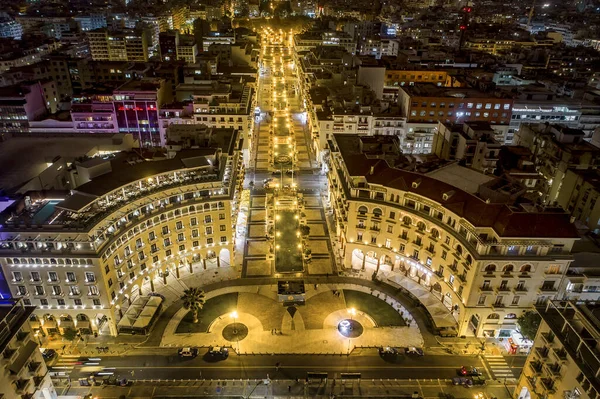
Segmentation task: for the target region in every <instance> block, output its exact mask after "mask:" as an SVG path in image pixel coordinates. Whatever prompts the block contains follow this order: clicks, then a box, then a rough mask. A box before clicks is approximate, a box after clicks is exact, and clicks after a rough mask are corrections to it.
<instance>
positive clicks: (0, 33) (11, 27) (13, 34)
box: [0, 14, 23, 40]
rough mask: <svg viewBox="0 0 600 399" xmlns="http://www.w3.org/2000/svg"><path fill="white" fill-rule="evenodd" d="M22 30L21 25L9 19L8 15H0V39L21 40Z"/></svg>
mask: <svg viewBox="0 0 600 399" xmlns="http://www.w3.org/2000/svg"><path fill="white" fill-rule="evenodd" d="M22 35H23V28H22V27H21V24H20V23H18V22H17V21H15V20H14V19H12V18H10V17H9V16H8V15H6V14H4V15H0V38H2V37H8V38H11V39H16V40H21V36H22Z"/></svg>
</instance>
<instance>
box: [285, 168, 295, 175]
mask: <svg viewBox="0 0 600 399" xmlns="http://www.w3.org/2000/svg"><path fill="white" fill-rule="evenodd" d="M285 174H286V175H288V176H290V175H293V174H294V171H293V170H291V169H288V170H286V171H285Z"/></svg>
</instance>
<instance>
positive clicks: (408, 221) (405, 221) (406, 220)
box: [402, 216, 412, 226]
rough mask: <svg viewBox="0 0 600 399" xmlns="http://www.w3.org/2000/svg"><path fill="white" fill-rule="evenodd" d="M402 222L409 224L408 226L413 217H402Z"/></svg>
mask: <svg viewBox="0 0 600 399" xmlns="http://www.w3.org/2000/svg"><path fill="white" fill-rule="evenodd" d="M402 223H404V224H405V225H407V226H410V225H411V224H412V219H411V218H409V217H408V216H404V217H403V218H402Z"/></svg>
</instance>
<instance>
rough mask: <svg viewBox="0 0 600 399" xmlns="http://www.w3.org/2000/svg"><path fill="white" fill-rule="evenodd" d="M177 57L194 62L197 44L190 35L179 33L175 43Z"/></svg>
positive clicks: (187, 61)
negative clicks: (177, 40)
mask: <svg viewBox="0 0 600 399" xmlns="http://www.w3.org/2000/svg"><path fill="white" fill-rule="evenodd" d="M176 52H177V59H178V60H179V61H185V62H186V63H188V64H195V63H196V57H197V56H198V44H197V43H196V39H194V36H192V35H181V36H180V37H179V42H178V43H177V48H176Z"/></svg>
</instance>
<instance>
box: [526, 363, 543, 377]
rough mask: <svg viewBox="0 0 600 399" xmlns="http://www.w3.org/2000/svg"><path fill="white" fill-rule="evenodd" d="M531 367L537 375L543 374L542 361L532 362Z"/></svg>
mask: <svg viewBox="0 0 600 399" xmlns="http://www.w3.org/2000/svg"><path fill="white" fill-rule="evenodd" d="M529 368H530V369H531V371H533V373H534V374H535V375H541V374H542V363H540V362H531V363H529Z"/></svg>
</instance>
